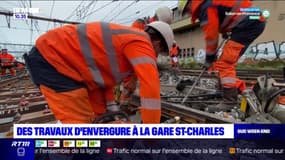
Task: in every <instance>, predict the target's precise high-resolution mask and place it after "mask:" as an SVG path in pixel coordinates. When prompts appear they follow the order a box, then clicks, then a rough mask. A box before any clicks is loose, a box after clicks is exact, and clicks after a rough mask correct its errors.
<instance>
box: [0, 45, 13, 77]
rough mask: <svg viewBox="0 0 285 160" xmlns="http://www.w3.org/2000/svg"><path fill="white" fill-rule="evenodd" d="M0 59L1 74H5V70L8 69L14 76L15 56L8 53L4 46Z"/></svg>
mask: <svg viewBox="0 0 285 160" xmlns="http://www.w3.org/2000/svg"><path fill="white" fill-rule="evenodd" d="M0 60H1V76H4V75H6V70H7V69H8V70H9V71H10V74H11V75H12V76H16V71H15V68H14V66H15V65H14V63H15V58H14V56H13V55H12V54H10V53H8V49H6V48H4V49H2V50H1V55H0Z"/></svg>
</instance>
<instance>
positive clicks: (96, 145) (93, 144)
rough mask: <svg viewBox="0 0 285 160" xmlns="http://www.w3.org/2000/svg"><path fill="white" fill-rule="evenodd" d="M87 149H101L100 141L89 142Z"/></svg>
mask: <svg viewBox="0 0 285 160" xmlns="http://www.w3.org/2000/svg"><path fill="white" fill-rule="evenodd" d="M89 147H101V141H100V140H89Z"/></svg>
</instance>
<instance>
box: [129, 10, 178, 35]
mask: <svg viewBox="0 0 285 160" xmlns="http://www.w3.org/2000/svg"><path fill="white" fill-rule="evenodd" d="M172 19H173V15H172V11H171V9H170V8H168V7H160V8H158V9H156V10H155V14H154V16H153V17H151V18H144V19H142V18H139V19H137V20H135V21H134V22H133V23H132V27H135V28H138V29H142V30H144V28H145V26H146V25H147V24H149V23H151V22H155V21H163V22H165V23H168V24H170V23H171V21H172Z"/></svg>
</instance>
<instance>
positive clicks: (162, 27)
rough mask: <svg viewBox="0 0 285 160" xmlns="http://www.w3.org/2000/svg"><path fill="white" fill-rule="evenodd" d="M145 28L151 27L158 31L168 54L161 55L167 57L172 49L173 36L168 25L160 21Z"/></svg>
mask: <svg viewBox="0 0 285 160" xmlns="http://www.w3.org/2000/svg"><path fill="white" fill-rule="evenodd" d="M147 27H152V28H153V29H155V30H156V31H158V32H159V33H160V35H161V36H162V37H163V39H164V41H165V43H166V45H167V49H168V52H167V53H165V52H164V53H161V54H162V55H164V56H168V55H169V52H170V50H171V48H172V44H173V41H174V34H173V31H172V29H171V27H170V25H169V24H167V23H165V22H162V21H155V22H152V23H150V24H148V25H147Z"/></svg>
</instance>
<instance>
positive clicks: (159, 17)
mask: <svg viewBox="0 0 285 160" xmlns="http://www.w3.org/2000/svg"><path fill="white" fill-rule="evenodd" d="M155 21H163V22H166V23H168V24H170V23H171V21H172V11H171V9H170V8H168V7H160V8H158V9H156V11H155V14H154V16H153V17H151V18H143V19H141V18H139V19H137V20H135V21H134V22H133V23H132V25H131V26H132V27H134V28H138V29H141V30H144V29H145V27H146V25H147V24H149V23H151V22H155ZM122 86H123V89H122V92H119V91H116V93H118V94H120V95H119V96H116V97H119V98H116V99H117V101H119V103H120V104H121V105H124V104H127V103H128V102H129V101H130V100H131V95H132V94H133V93H134V92H135V89H136V87H137V78H136V76H135V75H130V76H128V77H127V78H125V79H124V80H123V82H122ZM116 90H120V87H116Z"/></svg>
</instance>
